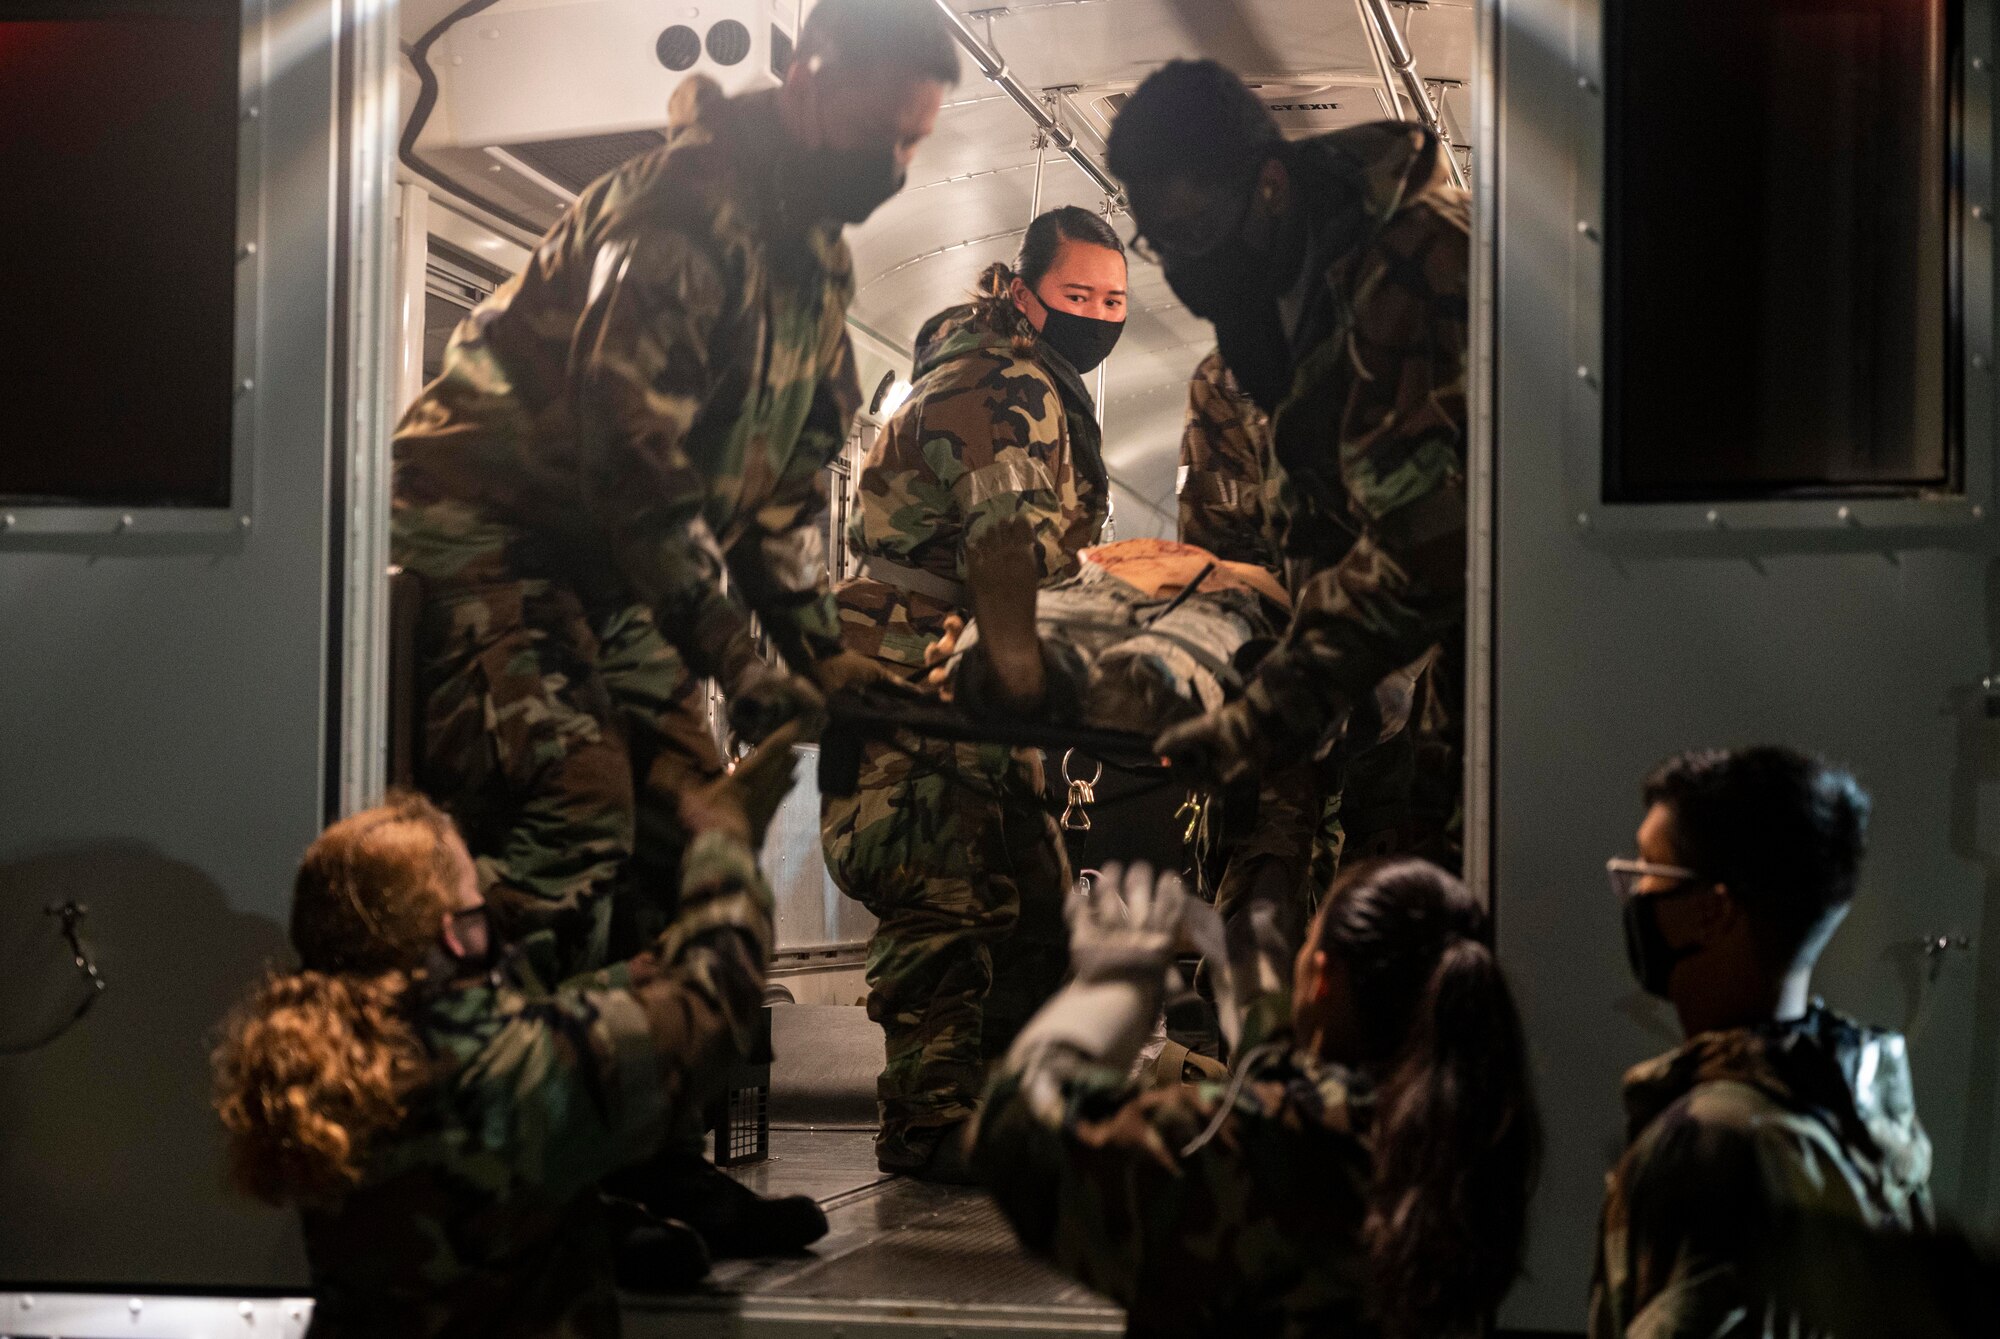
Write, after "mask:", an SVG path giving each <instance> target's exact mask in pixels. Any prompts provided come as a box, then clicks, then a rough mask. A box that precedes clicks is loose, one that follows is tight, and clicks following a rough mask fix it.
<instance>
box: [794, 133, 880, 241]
mask: <svg viewBox="0 0 2000 1339" xmlns="http://www.w3.org/2000/svg"><path fill="white" fill-rule="evenodd" d="M903 178H904V173H903V169H902V168H900V167H898V166H896V152H895V150H894V149H892V148H888V147H884V148H880V149H812V150H799V151H798V152H796V153H794V154H793V155H791V159H790V161H789V162H788V163H787V164H786V166H785V169H784V176H783V183H782V184H783V187H784V190H785V192H786V194H787V196H788V197H789V198H790V200H791V201H792V205H793V208H794V209H796V210H797V211H799V214H800V216H801V217H803V218H812V219H831V220H833V221H834V222H836V223H862V222H865V221H866V220H867V218H868V216H869V215H870V214H873V213H874V212H875V211H876V210H877V209H879V208H880V207H881V206H882V203H883V202H884V201H885V200H887V199H888V198H889V197H890V196H892V195H894V194H895V193H896V192H897V191H900V190H902V189H903Z"/></svg>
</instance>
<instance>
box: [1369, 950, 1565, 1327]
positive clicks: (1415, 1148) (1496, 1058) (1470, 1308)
mask: <svg viewBox="0 0 2000 1339" xmlns="http://www.w3.org/2000/svg"><path fill="white" fill-rule="evenodd" d="M1540 1143H1541V1137H1540V1131H1539V1127H1538V1122H1537V1120H1536V1116H1535V1109H1534V1099H1533V1097H1532V1095H1531V1094H1530V1092H1529V1087H1528V1077H1527V1055H1526V1048H1525V1046H1524V1044H1523V1042H1522V1038H1521V1023H1520V1019H1519V1017H1518V1016H1517V1014H1516V1013H1515V1010H1514V1001H1513V997H1512V996H1511V995H1510V994H1509V992H1508V989H1507V982H1506V978H1505V977H1503V976H1502V975H1501V974H1500V964H1499V963H1498V962H1496V961H1495V960H1494V957H1493V953H1492V950H1490V949H1488V948H1487V947H1486V945H1484V944H1482V943H1480V942H1479V941H1477V940H1475V939H1462V938H1461V939H1455V940H1453V941H1452V942H1451V943H1450V944H1448V945H1447V946H1446V947H1445V949H1444V952H1443V953H1442V954H1440V955H1439V957H1438V962H1437V966H1436V967H1435V968H1434V969H1433V970H1432V972H1431V976H1430V980H1429V982H1428V983H1426V985H1425V987H1424V990H1423V993H1422V996H1421V997H1420V998H1419V1000H1418V1001H1417V1006H1416V1009H1415V1012H1414V1013H1413V1014H1412V1016H1411V1019H1410V1032H1409V1037H1408V1039H1407V1041H1406V1042H1405V1043H1404V1046H1403V1052H1402V1056H1401V1059H1400V1062H1399V1063H1397V1064H1396V1066H1395V1068H1394V1069H1393V1070H1392V1071H1391V1072H1390V1073H1389V1075H1388V1077H1387V1079H1386V1081H1385V1082H1384V1083H1383V1084H1382V1088H1381V1092H1380V1095H1379V1099H1378V1103H1377V1107H1376V1116H1375V1183H1374V1187H1373V1189H1372V1190H1371V1192H1370V1194H1369V1202H1368V1218H1367V1221H1366V1223H1365V1224H1364V1225H1363V1228H1362V1238H1363V1241H1364V1242H1365V1243H1366V1245H1367V1248H1368V1272H1369V1277H1370V1279H1371V1280H1372V1285H1373V1286H1372V1289H1371V1291H1372V1293H1373V1296H1374V1298H1375V1304H1376V1307H1377V1309H1378V1311H1379V1312H1380V1315H1381V1319H1382V1322H1383V1328H1384V1330H1385V1332H1386V1333H1387V1334H1388V1335H1390V1336H1391V1337H1392V1339H1398V1337H1400V1336H1415V1335H1456V1334H1469V1333H1478V1332H1479V1331H1480V1329H1481V1328H1482V1327H1483V1325H1484V1323H1485V1321H1486V1319H1487V1317H1488V1316H1490V1315H1491V1314H1492V1312H1493V1310H1494V1309H1495V1308H1497V1307H1498V1306H1499V1304H1500V1301H1501V1299H1502V1298H1503V1297H1505V1296H1506V1295H1507V1289H1508V1288H1509V1287H1510V1286H1511V1285H1512V1284H1513V1282H1514V1279H1515V1278H1516V1277H1517V1276H1518V1275H1519V1274H1520V1272H1521V1256H1522V1250H1523V1236H1524V1224H1525V1221H1526V1218H1527V1211H1528V1193H1529V1188H1530V1186H1531V1184H1532V1182H1533V1179H1534V1168H1535V1163H1536V1160H1537V1157H1538V1154H1539V1151H1540Z"/></svg>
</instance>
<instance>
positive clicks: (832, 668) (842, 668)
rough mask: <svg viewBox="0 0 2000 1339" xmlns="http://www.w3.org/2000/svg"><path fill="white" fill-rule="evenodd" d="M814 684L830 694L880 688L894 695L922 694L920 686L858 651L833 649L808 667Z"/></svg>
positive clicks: (919, 695) (861, 691)
mask: <svg viewBox="0 0 2000 1339" xmlns="http://www.w3.org/2000/svg"><path fill="white" fill-rule="evenodd" d="M812 676H813V682H814V684H815V685H816V686H817V687H818V688H819V690H820V692H822V693H824V694H826V695H827V696H828V697H832V696H833V695H834V694H836V693H865V692H869V691H872V690H876V689H880V690H883V691H885V692H888V693H892V694H894V695H896V696H898V697H922V696H924V693H923V690H922V689H920V688H918V687H917V686H916V685H915V684H913V683H911V682H909V681H908V680H907V679H904V678H902V677H900V676H898V675H897V674H896V673H895V671H893V670H891V669H890V668H889V667H888V666H886V665H884V664H883V663H882V662H881V661H879V660H877V659H875V657H873V656H864V655H862V654H861V653H860V652H859V651H836V652H834V654H832V655H830V656H828V657H827V658H826V659H824V660H820V661H815V662H814V664H813V667H812Z"/></svg>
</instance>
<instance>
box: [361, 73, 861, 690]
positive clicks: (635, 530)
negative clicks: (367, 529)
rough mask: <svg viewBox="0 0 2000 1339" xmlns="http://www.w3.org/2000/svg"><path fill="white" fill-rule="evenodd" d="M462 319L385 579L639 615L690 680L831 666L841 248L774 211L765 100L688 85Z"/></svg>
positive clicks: (424, 409)
mask: <svg viewBox="0 0 2000 1339" xmlns="http://www.w3.org/2000/svg"><path fill="white" fill-rule="evenodd" d="M673 116H674V124H673V126H672V128H671V131H670V135H669V138H668V140H667V143H666V144H665V145H664V146H663V147H661V148H659V149H656V150H654V151H653V152H651V153H647V154H644V155H642V156H641V157H639V158H636V159H634V160H632V161H631V162H629V163H627V164H626V165H625V166H623V167H621V168H619V169H617V170H616V171H614V172H612V173H611V174H609V175H608V176H606V177H604V178H602V179H600V180H599V181H597V182H596V183H595V184H594V185H592V186H591V187H590V188H589V189H588V190H587V191H585V192H584V194H583V196H582V198H581V199H579V200H578V201H577V202H576V204H575V205H573V206H572V207H571V208H570V210H569V211H568V212H567V213H566V214H564V216H563V217H562V219H561V221H560V222H558V223H557V224H556V226H555V227H554V229H552V230H551V231H550V233H549V235H548V237H547V238H546V239H544V241H543V242H542V244H541V246H540V247H538V248H537V249H536V251H535V254H534V257H533V259H532V260H531V261H530V262H529V264H528V266H527V268H526V270H524V271H523V272H522V273H521V274H519V275H517V276H516V277H515V278H514V279H513V280H511V281H510V282H509V283H508V284H507V285H506V286H505V287H503V288H502V289H501V290H500V291H499V292H498V293H496V294H495V295H494V296H493V297H491V298H489V299H488V300H487V301H486V302H484V303H482V304H481V305H480V307H479V308H478V310H476V311H475V312H473V314H472V315H471V316H470V317H468V318H467V319H466V321H465V322H464V324H462V325H461V326H460V327H459V328H458V331H457V333H456V334H454V335H453V337H452V341H451V346H450V348H449V350H448V351H447V353H446V355H445V366H444V371H443V373H442V374H441V375H440V376H439V378H438V379H437V380H436V381H435V382H433V383H432V384H431V385H430V386H429V387H427V388H426V389H425V391H424V393H423V395H422V396H421V397H420V398H419V399H418V401H417V402H416V404H415V405H413V406H412V407H411V409H410V411H409V412H408V414H406V415H405V417H404V419H403V422H402V425H401V427H400V429H399V430H398V432H397V434H396V446H395V452H396V483H395V508H396V520H395V555H396V561H397V562H399V563H401V564H402V565H403V566H405V567H407V568H412V569H414V570H416V571H418V572H420V573H421V574H423V575H424V576H425V577H427V578H428V579H429V580H431V581H432V582H434V583H436V582H483V581H508V580H515V579H519V578H521V577H523V576H530V577H544V578H546V577H558V578H561V579H564V580H566V581H568V582H570V583H572V584H574V585H576V586H577V587H578V588H579V589H580V590H581V591H582V592H583V594H584V596H585V598H586V599H587V600H595V601H600V602H606V603H610V604H613V605H616V604H629V603H645V604H648V605H650V606H652V608H653V609H654V610H655V612H656V613H657V615H658V619H659V624H660V626H661V628H662V629H665V630H667V632H668V635H669V636H670V637H671V638H673V639H674V641H675V642H676V644H677V645H678V646H679V648H680V649H681V650H682V652H683V653H684V654H686V655H687V657H688V659H689V661H690V663H691V664H692V665H693V666H694V668H695V669H696V670H697V672H700V673H713V672H715V671H716V669H717V668H719V665H718V661H719V659H720V658H721V657H722V656H723V654H724V651H725V649H734V648H735V647H736V646H738V645H740V644H741V642H742V640H743V631H744V627H745V625H746V623H747V616H746V615H745V613H744V611H743V610H742V608H741V606H740V605H739V604H738V603H737V602H736V601H735V600H734V599H732V598H731V597H729V596H727V595H725V594H724V593H723V592H722V590H721V589H720V586H719V576H720V572H721V567H722V561H723V558H724V556H726V560H727V564H728V569H729V571H730V574H731V576H732V577H733V578H734V580H735V583H736V586H737V589H738V590H739V591H740V592H741V593H742V595H743V596H744V597H745V598H747V600H748V601H749V603H750V605H751V607H753V608H754V609H756V610H757V612H758V613H760V614H761V615H762V616H763V618H764V622H765V626H766V627H767V628H768V629H769V630H770V631H771V633H772V634H773V637H774V639H775V640H776V641H777V642H778V644H779V645H780V647H781V648H782V649H784V650H785V651H786V653H787V655H788V656H789V657H791V658H792V659H794V660H795V661H796V660H797V659H799V658H800V657H801V656H820V655H825V654H829V653H831V652H832V651H834V650H837V649H838V647H839V630H838V614H837V612H836V611H835V608H834V605H833V602H832V599H831V597H830V595H829V592H828V590H827V584H826V579H825V567H824V562H823V555H824V543H823V541H822V539H821V537H820V533H819V529H818V523H819V522H820V520H821V517H822V513H823V510H824V506H825V495H824V484H823V482H822V480H821V477H820V471H821V469H822V468H823V467H824V466H825V465H826V464H827V462H828V461H829V460H831V459H832V458H833V456H834V455H835V453H836V452H837V451H838V450H839V449H840V447H841V445H842V443H843V442H844V440H845V436H846V431H847V426H848V423H849V421H850V419H851V418H852V416H853V413H854V410H855V408H856V406H857V404H858V402H859V398H860V396H859V391H858V387H857V386H856V383H855V373H854V367H853V355H852V350H851V349H850V347H849V345H848V341H847V335H846V330H845V325H844V321H845V318H846V313H847V304H848V301H849V299H850V297H851V296H852V294H853V287H854V283H853V274H852V265H851V262H850V259H849V256H848V250H847V245H846V243H845V242H843V241H842V240H841V238H840V232H839V229H838V228H837V227H835V226H833V225H831V224H825V223H814V222H811V221H800V220H797V219H794V218H792V217H791V216H790V212H789V208H788V204H787V200H786V197H785V193H784V188H783V182H784V179H785V175H786V174H785V166H786V162H787V159H788V154H789V150H788V149H787V148H786V141H785V138H784V136H783V134H782V133H781V131H780V128H779V125H778V120H777V106H776V102H775V100H774V97H773V95H771V94H764V93H756V94H749V95H745V96H743V97H739V98H733V99H731V98H724V97H723V96H722V95H721V94H720V92H719V91H718V90H717V89H716V88H715V86H714V85H713V84H712V83H709V82H707V81H706V80H692V81H690V82H689V83H687V84H684V85H682V88H681V90H680V92H678V93H676V94H675V103H674V109H673Z"/></svg>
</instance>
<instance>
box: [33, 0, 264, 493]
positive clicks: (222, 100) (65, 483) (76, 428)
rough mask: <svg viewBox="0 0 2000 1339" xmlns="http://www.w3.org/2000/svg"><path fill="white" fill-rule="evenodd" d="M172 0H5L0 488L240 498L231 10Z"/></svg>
mask: <svg viewBox="0 0 2000 1339" xmlns="http://www.w3.org/2000/svg"><path fill="white" fill-rule="evenodd" d="M144 8H150V9H152V10H153V11H154V12H153V13H150V14H149V13H142V12H137V11H139V10H141V9H144ZM165 8H166V7H165V6H160V5H153V6H141V5H136V4H127V5H106V4H91V3H85V2H79V3H74V4H69V5H62V6H41V7H40V10H41V12H42V13H44V14H48V13H62V14H65V15H76V14H78V13H87V14H89V15H91V17H87V18H78V17H64V18H60V19H52V18H41V19H36V20H23V19H20V18H12V17H8V16H9V15H13V14H17V13H19V12H20V10H21V7H20V6H8V7H7V8H4V9H0V126H4V127H5V130H4V132H0V182H4V183H5V187H4V199H5V206H6V207H5V209H4V211H0V212H4V217H5V219H6V223H5V238H6V244H5V246H4V247H0V403H4V404H5V405H6V406H7V409H6V417H5V420H4V424H0V496H5V497H9V498H11V499H14V500H17V501H18V500H22V499H28V500H38V501H50V502H60V503H69V504H86V505H119V506H169V505H171V506H209V507H220V506H227V505H228V504H229V502H230V497H229V490H230V464H229V462H230V432H231V416H232V391H231V386H232V369H233V354H234V333H235V306H236V303H235V266H236V261H235V246H236V139H237V101H238V96H237V88H238V73H237V69H238V40H239V39H238V18H237V15H236V11H235V8H234V6H233V5H228V4H214V3H196V4H182V5H179V6H176V7H175V9H176V10H177V12H176V13H173V14H172V15H170V16H168V15H163V14H162V13H161V12H160V11H162V10H163V9H165ZM204 14H205V15H206V17H204Z"/></svg>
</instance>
